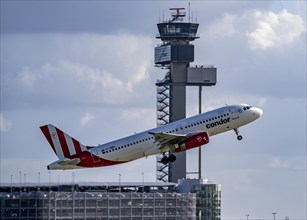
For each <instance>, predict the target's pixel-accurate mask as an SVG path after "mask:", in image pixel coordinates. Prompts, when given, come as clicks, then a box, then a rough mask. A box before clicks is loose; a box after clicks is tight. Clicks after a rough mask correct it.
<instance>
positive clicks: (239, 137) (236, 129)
mask: <svg viewBox="0 0 307 220" xmlns="http://www.w3.org/2000/svg"><path fill="white" fill-rule="evenodd" d="M233 130H234V131H235V133H236V135H237V139H238V140H239V141H241V140H242V139H243V137H242V135H239V130H238V128H234V129H233Z"/></svg>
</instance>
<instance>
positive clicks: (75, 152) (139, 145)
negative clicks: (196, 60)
mask: <svg viewBox="0 0 307 220" xmlns="http://www.w3.org/2000/svg"><path fill="white" fill-rule="evenodd" d="M261 115H262V110H261V109H260V108H256V107H251V106H250V105H246V104H239V105H229V106H224V107H221V108H218V109H214V110H212V111H209V112H205V113H202V114H199V115H195V116H193V117H190V118H186V119H182V120H179V121H175V122H172V123H169V124H167V125H163V126H160V127H157V128H153V129H150V130H147V131H143V132H140V133H138V134H134V135H131V136H128V137H125V138H121V139H118V140H116V141H112V142H109V143H106V144H102V145H98V146H89V145H84V144H82V143H81V142H79V141H78V140H76V139H75V138H72V137H71V136H69V135H68V134H66V133H64V132H63V131H61V130H60V129H58V128H56V127H55V126H53V125H51V124H47V125H44V126H41V130H42V132H43V134H44V135H45V137H46V139H47V141H48V142H49V144H50V146H51V148H52V149H53V151H54V152H55V154H56V155H57V157H58V160H57V161H55V162H53V163H51V164H50V165H48V166H47V167H48V169H80V168H91V167H101V166H110V165H116V164H121V163H125V162H129V161H132V160H136V159H139V158H142V157H148V156H151V155H156V154H163V155H164V154H165V153H166V152H170V153H169V154H168V156H166V155H164V157H163V158H162V160H161V163H164V164H166V163H169V162H174V161H175V160H176V153H178V152H182V151H186V150H189V149H192V148H195V147H200V146H202V145H206V144H207V143H209V139H210V138H211V137H212V136H214V135H216V134H220V133H223V132H226V131H230V130H234V131H235V134H236V135H237V139H238V140H241V139H242V136H241V135H240V134H239V130H238V128H239V127H242V126H244V125H246V124H249V123H251V122H253V121H255V120H256V119H258V118H259V117H260V116H261Z"/></svg>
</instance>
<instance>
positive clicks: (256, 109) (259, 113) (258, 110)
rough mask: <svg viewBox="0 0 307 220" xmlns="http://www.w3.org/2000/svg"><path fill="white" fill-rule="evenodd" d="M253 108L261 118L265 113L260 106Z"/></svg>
mask: <svg viewBox="0 0 307 220" xmlns="http://www.w3.org/2000/svg"><path fill="white" fill-rule="evenodd" d="M253 110H254V114H255V115H256V116H257V118H259V117H260V116H261V115H262V114H263V111H262V110H261V109H260V108H254V109H253Z"/></svg>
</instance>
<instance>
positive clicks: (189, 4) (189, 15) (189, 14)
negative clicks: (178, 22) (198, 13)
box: [189, 2, 191, 23]
mask: <svg viewBox="0 0 307 220" xmlns="http://www.w3.org/2000/svg"><path fill="white" fill-rule="evenodd" d="M189 23H191V4H190V2H189Z"/></svg>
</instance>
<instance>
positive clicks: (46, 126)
mask: <svg viewBox="0 0 307 220" xmlns="http://www.w3.org/2000/svg"><path fill="white" fill-rule="evenodd" d="M40 129H41V131H42V132H43V134H44V135H45V137H46V139H47V141H48V142H49V144H50V146H51V147H52V149H53V151H54V153H55V154H56V151H55V147H54V145H53V142H52V139H51V135H50V132H49V129H48V125H44V126H42V127H40Z"/></svg>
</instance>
